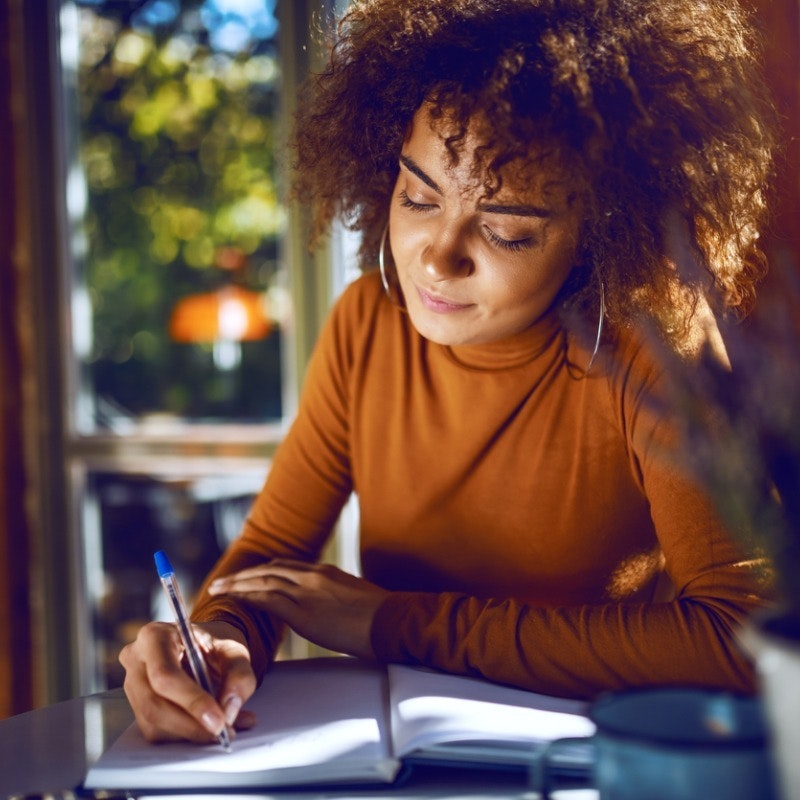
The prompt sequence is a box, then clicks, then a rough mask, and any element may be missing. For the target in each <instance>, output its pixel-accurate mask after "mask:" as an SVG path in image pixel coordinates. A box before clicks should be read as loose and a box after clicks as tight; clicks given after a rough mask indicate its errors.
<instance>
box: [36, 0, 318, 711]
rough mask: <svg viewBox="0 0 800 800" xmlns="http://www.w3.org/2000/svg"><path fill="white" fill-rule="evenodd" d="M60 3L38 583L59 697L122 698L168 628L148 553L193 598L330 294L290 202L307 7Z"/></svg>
mask: <svg viewBox="0 0 800 800" xmlns="http://www.w3.org/2000/svg"><path fill="white" fill-rule="evenodd" d="M317 5H318V4H317ZM54 7H55V9H56V14H55V17H56V18H57V21H58V24H57V26H56V27H57V30H58V41H59V47H58V50H59V53H60V56H59V61H58V70H57V74H58V75H59V76H60V78H59V80H60V86H61V91H60V92H56V95H57V96H56V101H55V105H56V108H57V110H58V113H57V116H56V126H55V127H56V130H59V131H63V133H64V138H63V139H60V140H59V141H58V142H57V145H58V154H59V159H58V162H57V164H56V166H55V169H54V172H55V174H56V181H55V185H54V197H55V200H54V203H55V205H56V206H57V207H58V210H59V211H60V214H61V217H62V218H63V220H64V224H63V231H62V241H61V242H60V243H59V244H58V246H57V248H56V249H55V250H54V252H55V253H56V255H57V259H56V261H57V264H58V265H59V274H58V275H57V276H53V275H43V276H42V278H41V280H42V285H43V286H46V285H47V284H48V282H51V281H54V278H55V282H54V284H53V286H52V298H51V300H50V301H49V302H50V303H52V307H53V309H66V310H67V311H66V316H65V317H64V318H63V319H60V320H57V321H56V322H54V323H51V332H52V334H53V337H52V338H56V339H57V340H58V341H57V342H53V343H52V344H53V345H54V346H55V347H56V349H57V352H58V358H59V376H60V377H59V379H58V380H57V381H54V382H53V383H54V384H55V385H58V386H60V391H59V392H57V393H54V394H53V395H52V397H51V398H50V401H49V402H50V403H51V411H52V413H53V415H54V419H55V418H56V417H58V418H60V420H61V426H60V427H61V431H60V432H61V434H62V436H61V442H62V448H63V462H64V463H65V464H66V469H64V468H63V465H62V463H61V461H60V460H58V459H54V461H53V464H52V465H51V475H50V480H51V481H52V483H53V486H54V487H56V486H58V485H60V486H61V490H60V495H61V502H60V506H59V503H58V502H55V503H54V504H53V510H52V511H51V515H50V516H51V522H52V523H53V524H51V531H52V532H51V533H50V534H49V535H48V537H47V541H46V542H45V549H46V550H47V552H48V553H49V555H48V559H46V563H45V571H46V572H49V573H50V577H51V578H52V581H49V582H48V584H49V585H50V586H51V589H50V590H51V593H52V595H51V597H50V598H49V602H48V608H49V610H48V618H49V623H48V628H49V633H48V635H49V636H50V638H51V639H52V640H53V642H54V643H53V645H52V647H53V649H54V650H56V651H62V652H63V651H64V648H68V649H69V652H70V653H71V654H72V656H73V658H72V662H73V663H75V664H76V668H75V669H74V673H75V674H65V673H69V671H68V670H62V669H61V668H62V667H63V665H58V666H59V669H54V670H52V674H51V675H50V676H49V682H50V685H51V689H50V693H51V695H52V696H53V698H54V699H58V698H59V697H63V696H68V695H70V694H74V693H76V692H78V693H81V694H85V693H88V692H92V691H96V690H99V689H104V688H108V687H112V686H116V685H119V683H120V681H121V677H122V676H121V671H120V668H119V666H118V662H117V654H118V651H119V649H120V647H121V646H122V644H123V643H124V642H125V641H127V640H128V639H129V638H130V637H131V636H132V635H133V632H134V631H135V629H136V628H137V627H138V626H139V625H140V624H141V623H142V622H145V621H147V620H148V619H151V618H154V617H159V616H161V617H162V618H165V619H166V618H168V613H167V610H166V609H163V608H162V607H161V605H160V604H161V589H160V584H159V583H158V580H157V577H156V574H155V568H154V565H153V559H152V554H153V551H154V550H156V549H159V548H164V549H165V550H167V552H168V553H169V555H170V558H171V560H172V561H173V563H174V564H175V566H176V568H177V570H178V571H179V573H180V575H179V577H180V579H181V581H182V583H183V586H184V592H185V594H186V595H187V596H188V598H189V599H190V598H191V595H192V592H193V591H194V590H195V589H196V588H197V586H198V584H199V579H200V577H201V576H202V575H203V574H204V573H205V572H206V571H207V570H208V568H209V567H210V565H211V564H212V563H213V561H214V560H215V559H216V558H217V556H218V555H219V553H220V552H221V550H222V549H223V548H224V547H225V545H226V544H227V543H228V542H229V541H230V538H232V536H234V535H236V534H237V533H238V530H239V528H240V526H241V523H242V520H243V518H244V515H245V514H246V513H247V509H248V508H249V505H250V503H251V501H252V499H253V496H254V495H255V493H256V492H257V491H258V489H259V488H260V486H261V483H262V482H263V479H264V477H265V474H266V472H267V470H268V467H269V457H270V455H271V453H272V452H273V450H274V447H275V446H276V444H277V443H278V442H279V441H280V438H281V435H282V433H283V431H284V430H285V425H286V423H287V420H288V419H290V418H291V415H292V412H293V409H294V405H295V400H296V395H297V387H298V386H299V383H300V381H301V379H302V374H303V368H304V364H305V361H306V359H307V356H308V353H309V350H310V347H311V345H312V343H313V341H314V338H315V336H316V331H317V329H318V325H319V321H320V319H321V317H322V316H323V315H324V313H325V311H326V309H327V307H328V304H329V299H330V291H331V289H330V286H331V279H330V277H329V276H330V269H329V258H328V255H327V254H325V253H323V254H322V255H320V256H318V257H317V260H316V261H313V260H312V259H311V258H310V257H309V256H308V254H307V253H306V252H305V244H304V238H303V229H304V222H303V220H302V218H301V217H300V214H299V213H298V212H297V210H294V209H291V208H288V207H287V206H286V205H285V203H284V202H283V200H282V198H283V196H284V190H285V182H286V164H285V160H286V159H285V151H284V149H283V148H282V142H283V140H284V137H285V134H286V131H287V128H288V125H287V119H288V117H289V111H290V108H291V100H292V97H293V93H294V89H295V86H296V84H297V81H298V80H299V79H300V78H301V77H302V74H303V72H304V71H305V69H306V66H307V65H306V61H307V58H308V53H309V43H308V42H307V38H306V37H307V31H308V30H309V12H308V8H307V6H306V3H304V2H297V0H287V2H281V1H280V0H62V2H60V3H55V5H54ZM315 13H316V15H317V17H318V18H319V11H317V12H315ZM329 13H331V12H329V11H326V10H325V9H324V8H323V11H322V19H323V20H324V19H326V18H327V15H329ZM49 293H50V292H45V294H49ZM59 298H60V299H61V301H62V302H61V303H60V304H58V300H59ZM45 305H47V302H46V303H45ZM59 332H64V333H65V335H61V336H59V335H58V334H59ZM56 433H57V432H56ZM53 495H54V496H56V497H57V496H58V495H59V492H58V491H54V492H53ZM59 508H60V509H62V510H63V512H64V513H65V514H66V518H67V520H68V523H67V525H66V526H63V525H60V526H59V525H57V524H55V523H56V517H57V516H58V514H59ZM62 522H63V517H62ZM62 532H63V533H62ZM62 536H63V539H62V538H61V537H62ZM59 554H62V555H63V556H64V557H65V559H66V562H65V563H63V562H60V561H59ZM65 567H66V569H65ZM64 574H66V575H67V577H66V578H64V577H63V575H64ZM65 594H66V595H67V596H68V597H70V598H71V600H70V602H69V603H64V602H63V595H65ZM289 646H290V647H292V646H294V647H301V646H302V643H297V642H295V643H294V644H292V643H291V642H290V645H289Z"/></svg>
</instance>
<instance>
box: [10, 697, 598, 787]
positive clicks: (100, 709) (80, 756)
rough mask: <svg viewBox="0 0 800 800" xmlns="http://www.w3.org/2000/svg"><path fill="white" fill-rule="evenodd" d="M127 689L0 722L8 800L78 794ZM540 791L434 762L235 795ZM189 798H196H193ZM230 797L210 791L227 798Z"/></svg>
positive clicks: (113, 729)
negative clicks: (385, 782) (374, 783)
mask: <svg viewBox="0 0 800 800" xmlns="http://www.w3.org/2000/svg"><path fill="white" fill-rule="evenodd" d="M132 720H133V713H132V712H131V709H130V706H129V705H128V701H127V700H126V698H125V695H124V693H123V692H122V690H121V689H113V690H111V691H108V692H102V693H99V694H95V695H89V696H88V697H82V698H76V699H74V700H66V701H64V702H62V703H56V704H54V705H51V706H47V707H46V708H42V709H37V710H35V711H29V712H28V713H26V714H19V715H17V716H15V717H10V718H8V719H5V720H1V721H0V800H6V798H9V797H15V798H22V797H24V796H26V795H27V796H38V797H40V798H42V800H47V798H53V800H59V798H65V799H66V798H70V797H71V796H72V790H74V788H75V787H77V786H78V785H79V784H80V783H81V782H82V780H83V777H84V775H85V774H86V769H87V767H88V766H89V765H90V764H92V763H94V761H95V760H96V759H97V758H98V757H99V756H100V754H101V753H102V752H103V750H104V749H105V748H106V747H108V745H110V744H111V742H112V741H113V740H114V739H115V738H116V737H117V736H118V735H119V734H120V733H121V732H122V731H123V730H124V729H125V728H126V727H127V726H128V725H129V724H130V723H131V722H132ZM121 796H124V795H121ZM536 796H537V795H536V793H535V792H531V791H529V790H528V789H527V787H526V786H525V781H524V778H522V777H520V776H519V775H513V774H505V773H498V772H482V771H478V770H457V771H452V770H440V769H436V768H429V769H425V770H422V769H420V770H418V771H414V772H412V775H411V777H410V778H409V779H408V780H407V781H406V782H404V783H403V784H402V785H401V786H397V787H387V788H386V789H380V790H377V791H376V790H366V789H365V790H363V791H361V790H359V791H352V790H351V791H340V790H333V789H328V790H318V791H308V792H306V791H298V790H296V789H294V790H291V791H287V792H284V793H281V792H276V791H272V790H271V791H270V792H269V793H264V794H261V793H258V794H256V793H252V792H249V793H247V794H242V793H238V794H236V795H233V794H232V795H229V796H228V800H232V799H233V798H236V800H255V798H258V800H267V798H277V799H280V798H286V799H287V800H334V799H335V798H355V799H356V800H373V798H391V799H392V800H436V799H437V798H441V799H442V800H444V798H448V799H449V800H483V799H484V798H489V797H491V798H505V799H506V800H534V798H536ZM187 797H188V796H187ZM221 797H222V795H220V794H219V793H217V794H214V795H211V794H209V795H205V796H204V798H205V800H221ZM553 797H554V799H557V800H562V799H563V800H596V798H597V793H596V792H595V791H594V790H590V789H589V790H587V789H580V790H563V791H559V792H556V793H554V795H553Z"/></svg>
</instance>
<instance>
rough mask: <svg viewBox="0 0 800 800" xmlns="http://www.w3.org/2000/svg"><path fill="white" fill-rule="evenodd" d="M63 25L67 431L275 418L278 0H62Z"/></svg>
mask: <svg viewBox="0 0 800 800" xmlns="http://www.w3.org/2000/svg"><path fill="white" fill-rule="evenodd" d="M62 29H63V31H64V32H65V39H68V38H69V37H70V36H71V41H72V42H73V43H75V44H73V46H72V49H70V46H69V44H68V45H67V46H63V47H62V52H63V53H64V54H65V55H64V62H65V75H66V77H67V80H68V82H69V81H71V82H72V87H71V93H72V97H74V98H75V101H74V102H72V98H71V96H69V95H70V93H69V91H68V97H67V103H66V105H67V108H73V107H74V108H75V111H74V113H72V114H71V117H72V119H73V127H74V131H73V136H74V146H73V147H72V151H73V152H72V156H73V159H74V160H73V163H72V164H71V166H70V170H69V177H68V186H67V195H68V198H67V205H68V211H69V214H70V217H71V224H72V241H71V249H72V254H73V259H74V262H75V272H76V282H75V285H74V287H73V289H72V296H73V308H72V314H73V319H72V327H73V346H74V351H75V353H74V354H75V359H76V362H77V366H76V373H77V374H78V376H79V377H78V381H77V382H78V394H79V397H80V402H79V404H78V406H77V412H78V420H77V427H78V429H79V431H81V432H83V433H91V432H92V431H96V430H98V429H100V430H102V429H111V430H116V431H118V432H123V433H124V432H127V431H128V430H130V429H132V428H133V427H134V424H135V423H138V422H141V421H147V420H148V419H149V418H151V417H153V416H155V417H157V418H158V419H159V420H161V421H163V420H164V419H165V418H166V419H167V420H169V419H171V418H179V419H184V420H187V419H188V420H191V421H233V422H262V421H265V420H269V419H277V418H279V417H280V416H281V412H282V407H281V395H282V390H281V349H282V336H281V325H282V322H283V320H284V319H285V318H286V316H287V305H288V300H287V297H288V295H287V292H286V290H285V286H284V284H285V276H284V273H283V270H282V269H281V267H280V265H279V246H280V240H281V235H282V232H283V230H284V225H285V212H284V209H283V207H282V205H281V204H280V202H279V199H278V189H277V187H276V130H277V128H278V101H279V96H278V85H279V81H280V76H279V66H278V59H277V49H276V48H277V37H278V22H277V18H276V15H275V0H146V1H145V0H139V2H136V0H74V2H69V3H65V4H64V6H63V8H62ZM70 54H72V61H71V63H70Z"/></svg>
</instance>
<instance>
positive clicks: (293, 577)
mask: <svg viewBox="0 0 800 800" xmlns="http://www.w3.org/2000/svg"><path fill="white" fill-rule="evenodd" d="M302 583H303V579H302V577H301V576H300V575H299V574H298V573H296V572H292V571H282V570H278V571H270V572H269V573H264V574H262V575H254V576H249V577H248V576H244V577H242V576H240V575H234V576H231V577H228V578H221V579H218V580H216V581H214V582H213V583H212V584H211V585H210V586H209V587H208V592H209V594H213V595H217V594H240V593H252V592H268V591H285V592H291V591H292V590H293V588H294V587H297V586H300V585H301V584H302Z"/></svg>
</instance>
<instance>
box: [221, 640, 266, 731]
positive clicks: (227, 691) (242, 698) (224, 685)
mask: <svg viewBox="0 0 800 800" xmlns="http://www.w3.org/2000/svg"><path fill="white" fill-rule="evenodd" d="M212 657H213V659H214V661H215V662H216V663H217V664H219V665H220V667H219V669H218V672H219V674H221V676H222V680H221V683H220V687H219V692H218V697H219V703H220V706H221V707H222V710H223V713H224V714H225V721H226V723H227V724H228V726H231V727H232V726H234V725H235V724H236V723H237V720H238V719H239V717H240V711H241V708H242V706H243V705H244V704H245V703H246V702H247V700H248V699H249V698H250V696H251V695H252V694H253V692H254V691H255V689H256V676H255V674H254V672H253V668H252V665H251V663H250V654H249V652H248V650H247V648H246V647H244V646H243V645H241V644H240V643H239V642H233V641H229V640H226V641H222V642H219V643H217V647H216V648H215V650H214V653H213V656H212ZM237 727H241V725H237Z"/></svg>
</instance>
